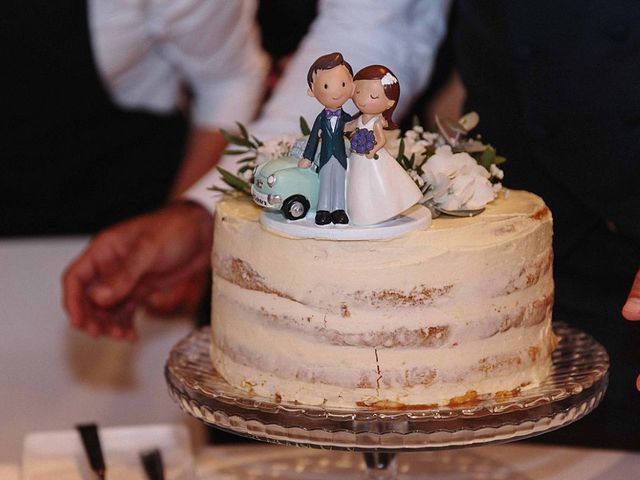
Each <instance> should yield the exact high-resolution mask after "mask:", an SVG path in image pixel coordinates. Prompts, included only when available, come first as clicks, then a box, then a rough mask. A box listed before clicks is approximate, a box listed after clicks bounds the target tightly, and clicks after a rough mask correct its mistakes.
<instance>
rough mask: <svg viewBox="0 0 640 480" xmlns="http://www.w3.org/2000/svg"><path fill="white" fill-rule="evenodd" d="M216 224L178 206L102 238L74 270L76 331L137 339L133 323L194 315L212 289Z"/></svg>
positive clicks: (67, 298)
mask: <svg viewBox="0 0 640 480" xmlns="http://www.w3.org/2000/svg"><path fill="white" fill-rule="evenodd" d="M212 221H213V219H212V217H211V214H210V213H209V212H207V211H206V210H205V209H204V208H202V207H200V206H198V205H196V204H193V203H189V202H176V203H174V204H171V205H169V206H167V207H164V208H162V209H160V210H158V211H155V212H152V213H150V214H147V215H142V216H139V217H135V218H133V219H131V220H128V221H125V222H123V223H120V224H117V225H115V226H113V227H111V228H109V229H107V230H105V231H104V232H102V233H100V234H98V235H97V236H96V237H95V238H94V239H93V240H92V241H91V243H90V244H89V246H88V247H87V248H86V250H85V251H84V252H83V253H82V254H81V255H80V256H79V257H78V258H77V259H76V260H75V261H74V262H73V263H72V264H71V265H70V266H69V267H68V268H67V270H66V272H65V273H64V277H63V297H64V298H63V301H64V306H65V309H66V311H67V313H68V314H69V318H70V321H71V323H72V324H73V325H74V326H76V327H77V328H80V329H83V330H85V331H86V332H87V333H89V334H90V335H93V336H99V335H108V336H111V337H114V338H119V339H128V340H134V339H135V338H136V333H135V328H134V325H133V315H134V313H135V311H136V310H138V309H139V308H144V309H146V310H148V311H151V312H153V313H156V314H160V315H168V314H175V313H192V312H193V311H194V310H195V308H196V307H197V305H198V302H199V300H200V297H201V296H202V293H203V291H204V288H205V286H206V285H207V276H208V269H209V259H210V254H211V242H212V231H213V224H212Z"/></svg>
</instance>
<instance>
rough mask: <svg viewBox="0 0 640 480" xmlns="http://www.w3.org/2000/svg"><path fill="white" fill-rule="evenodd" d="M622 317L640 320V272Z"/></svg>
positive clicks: (639, 382)
mask: <svg viewBox="0 0 640 480" xmlns="http://www.w3.org/2000/svg"><path fill="white" fill-rule="evenodd" d="M622 316H623V317H624V318H626V319H627V320H640V270H638V272H637V273H636V277H635V279H634V280H633V285H631V291H630V292H629V296H628V297H627V301H626V302H625V304H624V307H622ZM636 388H637V389H638V390H640V375H639V376H638V378H637V379H636Z"/></svg>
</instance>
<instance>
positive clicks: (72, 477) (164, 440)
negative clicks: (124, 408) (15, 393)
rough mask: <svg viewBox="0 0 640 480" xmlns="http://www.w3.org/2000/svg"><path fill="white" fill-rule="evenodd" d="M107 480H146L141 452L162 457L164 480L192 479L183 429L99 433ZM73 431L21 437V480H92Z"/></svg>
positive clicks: (116, 429)
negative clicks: (159, 452) (22, 444)
mask: <svg viewBox="0 0 640 480" xmlns="http://www.w3.org/2000/svg"><path fill="white" fill-rule="evenodd" d="M99 435H100V441H101V443H102V451H103V453H104V459H105V464H106V467H107V480H146V476H145V473H144V469H143V467H142V464H141V462H140V456H139V454H140V452H142V451H145V450H150V449H152V448H158V449H160V451H161V452H162V459H163V463H164V466H165V478H166V479H167V480H192V479H194V478H195V473H194V472H195V470H194V459H193V454H192V452H191V443H190V440H189V433H188V432H187V429H186V428H185V427H183V426H180V425H161V424H156V425H149V426H134V427H113V428H109V427H105V428H101V429H100V431H99ZM95 478H96V477H95V474H93V472H91V469H90V468H89V465H88V461H87V459H86V457H85V453H84V449H83V448H82V442H81V441H80V437H79V435H78V433H77V432H76V431H75V430H65V431H56V432H37V433H31V434H29V435H27V436H26V437H25V440H24V447H23V454H22V479H23V480H54V479H55V480H95Z"/></svg>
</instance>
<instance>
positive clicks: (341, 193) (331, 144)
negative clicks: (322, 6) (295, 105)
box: [298, 52, 355, 225]
mask: <svg viewBox="0 0 640 480" xmlns="http://www.w3.org/2000/svg"><path fill="white" fill-rule="evenodd" d="M307 83H308V84H309V90H308V92H307V93H308V94H309V96H310V97H314V98H315V99H316V100H318V101H319V102H320V103H321V104H322V105H324V107H325V109H324V110H323V111H322V112H320V114H319V115H318V116H317V117H316V120H315V122H313V128H312V129H311V133H310V134H309V140H308V141H307V146H306V148H305V150H304V153H303V155H302V159H300V161H299V162H298V166H299V167H300V168H309V167H310V166H311V165H312V163H313V159H314V157H315V155H316V150H317V149H318V141H319V140H322V145H321V147H320V159H319V161H318V162H317V172H318V175H319V177H320V193H319V197H318V206H317V208H316V224H317V225H327V224H329V223H331V222H333V223H335V224H347V223H349V217H347V213H346V212H345V178H346V171H347V152H346V151H345V147H344V124H345V123H346V122H348V121H350V120H351V115H349V114H348V113H346V112H344V111H343V110H342V105H344V104H345V102H346V101H347V100H349V99H350V98H351V96H352V95H353V90H354V88H355V87H354V84H353V70H352V69H351V65H349V64H348V63H347V62H345V60H344V58H342V54H340V53H338V52H335V53H330V54H328V55H323V56H322V57H320V58H318V59H317V60H316V61H315V62H313V65H311V68H309V73H308V74H307Z"/></svg>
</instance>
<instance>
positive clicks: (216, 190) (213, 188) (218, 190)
mask: <svg viewBox="0 0 640 480" xmlns="http://www.w3.org/2000/svg"><path fill="white" fill-rule="evenodd" d="M207 190H209V191H211V192H220V193H224V194H227V193H229V192H231V190H227V189H226V188H220V187H209V188H207Z"/></svg>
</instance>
